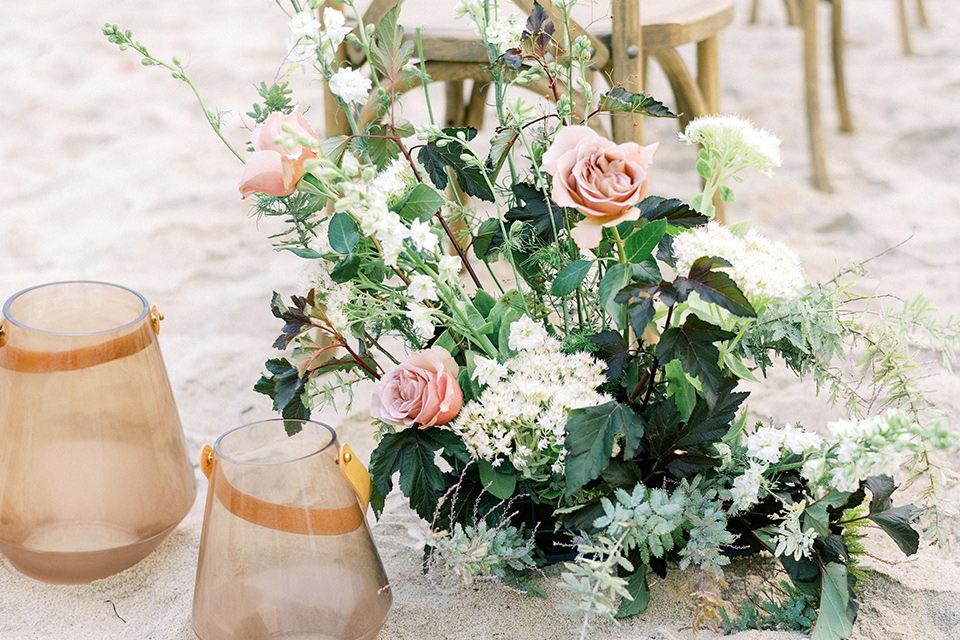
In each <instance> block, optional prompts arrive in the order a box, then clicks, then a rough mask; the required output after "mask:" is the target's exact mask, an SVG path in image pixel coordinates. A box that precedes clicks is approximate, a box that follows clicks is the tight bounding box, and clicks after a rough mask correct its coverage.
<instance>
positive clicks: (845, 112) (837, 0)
mask: <svg viewBox="0 0 960 640" xmlns="http://www.w3.org/2000/svg"><path fill="white" fill-rule="evenodd" d="M831 15H832V23H833V25H832V26H833V88H834V92H835V93H836V96H837V115H838V116H839V117H840V131H843V132H844V133H853V119H852V118H851V117H850V107H849V106H848V105H847V85H846V81H845V80H844V73H843V71H844V66H843V49H844V46H845V44H846V43H845V42H844V40H843V0H833V7H832V9H831Z"/></svg>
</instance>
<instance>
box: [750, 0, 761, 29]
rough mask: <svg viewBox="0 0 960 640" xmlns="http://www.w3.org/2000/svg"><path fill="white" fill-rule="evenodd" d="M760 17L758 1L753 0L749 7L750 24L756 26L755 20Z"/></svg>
mask: <svg viewBox="0 0 960 640" xmlns="http://www.w3.org/2000/svg"><path fill="white" fill-rule="evenodd" d="M759 17H760V0H753V6H752V7H750V24H757V18H759Z"/></svg>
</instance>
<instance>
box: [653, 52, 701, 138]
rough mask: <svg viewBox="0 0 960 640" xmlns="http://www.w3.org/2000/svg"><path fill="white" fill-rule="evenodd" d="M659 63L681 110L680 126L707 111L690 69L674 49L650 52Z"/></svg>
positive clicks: (685, 124)
mask: <svg viewBox="0 0 960 640" xmlns="http://www.w3.org/2000/svg"><path fill="white" fill-rule="evenodd" d="M651 55H652V56H653V57H654V58H656V59H657V62H659V63H660V68H661V69H663V73H664V75H666V76H667V80H669V81H670V88H671V89H672V90H673V95H674V97H675V98H676V100H677V105H678V108H681V109H682V110H683V115H682V116H681V119H680V126H681V127H685V126H687V123H688V122H690V120H692V119H694V118H696V117H697V116H702V115H704V114H706V113H709V111H708V110H707V105H706V102H705V101H704V98H703V92H702V91H701V90H700V86H699V85H698V84H697V82H696V81H695V80H694V79H693V76H692V75H691V74H690V69H688V68H687V64H686V63H685V62H684V61H683V58H682V57H681V56H680V53H679V52H678V51H677V50H676V49H658V50H657V51H654V52H652V53H651Z"/></svg>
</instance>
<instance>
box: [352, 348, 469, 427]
mask: <svg viewBox="0 0 960 640" xmlns="http://www.w3.org/2000/svg"><path fill="white" fill-rule="evenodd" d="M459 370H460V367H459V366H457V363H456V362H454V361H453V357H452V356H451V355H450V354H449V353H447V351H446V350H444V349H441V348H439V347H433V348H431V349H426V350H424V351H417V352H415V353H411V354H410V355H409V356H408V357H407V361H406V362H404V363H403V364H401V365H398V366H397V367H395V368H394V369H393V370H391V371H390V372H389V373H387V374H386V375H385V376H383V377H382V378H381V379H380V382H378V383H377V388H376V391H374V394H373V402H372V403H371V406H370V415H371V416H373V417H374V418H377V419H378V420H382V421H383V422H386V423H387V424H392V425H396V426H398V427H408V426H410V425H418V426H419V427H420V428H422V429H425V428H427V427H433V426H437V425H442V424H447V423H448V422H450V421H451V420H453V419H454V418H455V417H456V415H457V414H458V413H460V408H461V407H462V406H463V391H461V390H460V385H459V384H457V372H458V371H459Z"/></svg>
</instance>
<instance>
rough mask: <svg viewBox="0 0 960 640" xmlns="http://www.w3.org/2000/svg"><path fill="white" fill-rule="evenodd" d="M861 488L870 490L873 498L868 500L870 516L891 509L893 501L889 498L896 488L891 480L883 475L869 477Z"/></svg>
mask: <svg viewBox="0 0 960 640" xmlns="http://www.w3.org/2000/svg"><path fill="white" fill-rule="evenodd" d="M863 486H864V487H865V488H866V489H869V490H870V494H871V495H872V496H873V497H872V498H871V499H870V515H873V514H875V513H882V512H883V511H887V510H888V509H890V508H891V507H893V500H891V499H890V496H892V495H893V492H894V491H896V489H897V486H896V485H895V484H893V478H892V477H890V476H888V475H886V474H884V475H879V476H870V477H869V478H867V479H866V480H864V481H863Z"/></svg>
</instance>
